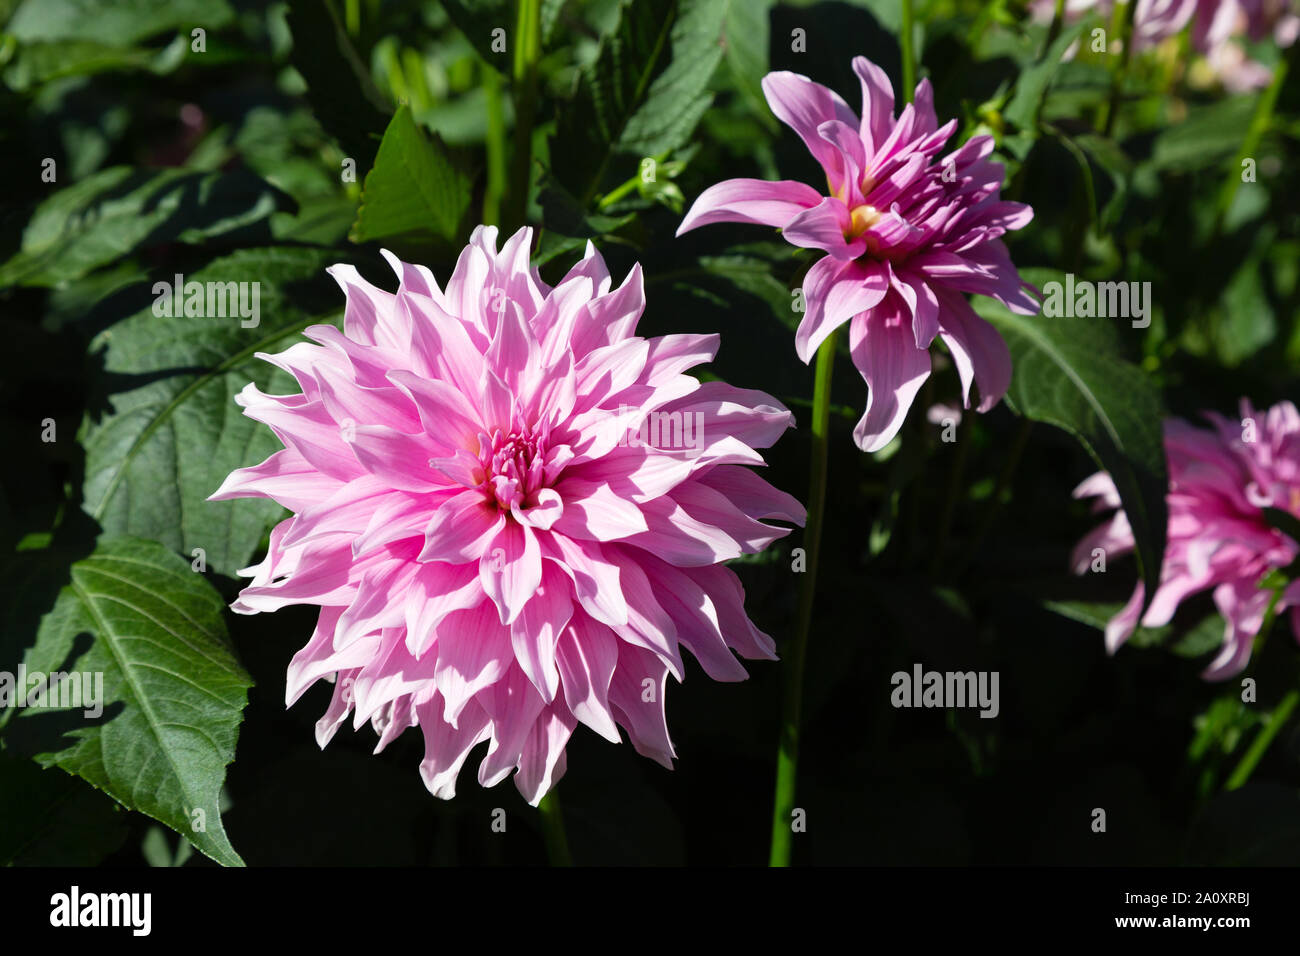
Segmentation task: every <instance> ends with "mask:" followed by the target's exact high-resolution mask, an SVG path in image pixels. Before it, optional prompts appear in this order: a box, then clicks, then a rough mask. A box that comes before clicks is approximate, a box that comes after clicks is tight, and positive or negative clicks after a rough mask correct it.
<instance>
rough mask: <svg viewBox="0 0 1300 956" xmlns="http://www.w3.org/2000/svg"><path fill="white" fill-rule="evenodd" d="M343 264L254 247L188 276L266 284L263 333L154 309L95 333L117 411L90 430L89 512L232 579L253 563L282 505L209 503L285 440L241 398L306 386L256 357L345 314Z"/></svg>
mask: <svg viewBox="0 0 1300 956" xmlns="http://www.w3.org/2000/svg"><path fill="white" fill-rule="evenodd" d="M336 259H337V256H336V255H335V254H334V253H331V252H329V251H322V250H313V249H298V248H269V249H244V250H240V251H239V252H236V253H234V254H233V255H230V256H227V257H226V258H223V259H218V260H217V261H216V262H213V263H212V264H211V265H209V266H207V267H206V268H204V269H203V270H201V271H199V272H196V273H194V274H193V275H189V276H185V280H186V285H188V284H189V283H190V282H200V283H208V282H217V283H224V282H256V283H258V286H257V288H258V308H259V311H260V313H261V314H260V321H259V324H258V325H257V326H256V327H250V328H244V327H243V324H242V323H243V321H244V320H241V319H240V318H239V317H238V316H227V317H225V318H221V317H218V316H211V317H196V316H186V315H180V316H171V317H160V316H158V315H155V314H154V310H153V304H152V302H150V303H149V304H148V305H145V306H144V307H143V308H141V309H140V310H139V311H138V312H136V313H134V314H133V315H131V316H130V317H128V318H125V319H122V320H121V321H118V322H117V323H116V324H114V325H113V326H112V327H111V328H110V329H108V330H106V331H104V332H102V333H100V334H99V336H98V337H96V339H95V340H94V341H93V342H92V343H91V351H92V352H102V353H103V356H102V361H103V371H102V373H101V374H100V375H99V376H98V377H97V379H96V380H95V381H94V386H95V389H96V391H97V392H103V393H105V394H104V395H102V396H99V395H97V398H99V399H100V401H102V402H104V403H105V404H106V406H107V407H108V408H109V412H108V413H107V414H105V415H104V416H103V417H102V418H97V417H95V416H91V418H90V419H89V420H88V421H87V423H86V425H85V426H84V428H83V433H84V444H85V449H86V470H85V475H86V477H85V486H84V502H83V507H84V508H85V510H86V511H87V512H88V513H89V514H90V515H91V517H93V518H95V519H96V520H97V521H98V522H99V523H100V524H101V525H102V526H103V528H104V530H105V531H107V532H109V533H111V534H131V535H138V536H140V537H147V538H152V539H154V540H157V541H160V542H162V543H163V544H165V545H166V546H167V547H169V548H171V549H173V550H176V551H179V552H181V553H183V554H185V555H191V554H192V553H193V550H194V549H195V548H202V549H204V552H205V555H206V561H207V564H208V566H209V567H210V568H213V569H215V570H216V571H218V572H220V573H222V574H233V573H234V571H235V570H236V569H237V568H240V567H243V566H244V565H245V564H246V563H247V562H248V559H249V558H250V557H251V556H252V554H253V551H254V550H255V549H256V547H257V546H258V543H259V542H260V540H261V537H262V535H263V534H264V533H265V531H266V529H267V528H268V527H269V525H270V524H271V523H272V522H273V521H275V520H276V518H277V517H278V516H279V515H281V514H282V513H283V512H282V509H281V508H280V507H279V506H278V505H276V504H275V503H274V502H270V501H265V500H262V499H254V498H246V499H239V500H237V501H223V502H209V501H207V497H208V496H209V495H211V494H212V493H213V492H214V491H216V490H217V488H218V487H219V486H220V485H221V482H222V481H223V480H224V479H225V477H226V475H228V474H229V473H230V472H231V471H233V470H234V469H236V468H241V467H245V466H248V465H255V464H257V463H258V462H260V461H261V460H262V459H264V458H266V457H267V456H268V455H270V454H271V453H272V452H274V451H277V450H279V449H280V447H281V445H280V443H279V441H278V440H276V439H275V437H274V435H273V434H272V432H271V431H270V430H269V429H267V428H266V427H265V426H263V425H260V424H258V423H256V422H254V421H252V420H251V419H249V418H245V417H244V416H243V415H242V414H240V409H239V407H238V406H237V405H236V404H235V402H234V397H235V395H236V394H238V393H239V391H240V390H241V389H242V388H243V387H244V386H245V385H247V384H248V383H249V382H252V383H254V384H255V385H257V387H258V388H260V389H262V390H263V391H268V392H271V393H276V392H279V393H284V392H292V391H294V390H295V386H294V385H293V380H292V379H291V378H289V377H288V375H287V374H286V373H284V372H280V371H279V370H277V369H274V368H273V367H272V366H271V365H269V364H268V363H266V362H264V361H262V360H260V359H258V358H256V357H255V356H254V353H255V352H275V351H279V350H281V349H282V348H285V347H287V346H288V345H289V344H291V342H292V339H293V338H294V336H296V335H297V334H298V333H299V332H300V331H301V330H302V329H303V328H305V327H306V326H308V325H312V324H315V323H319V322H322V321H326V320H327V319H326V318H322V316H325V317H328V316H330V315H334V314H336V312H335V310H339V309H341V307H342V295H341V293H340V292H339V291H338V288H337V286H335V284H334V282H333V280H331V279H330V278H329V277H328V276H327V275H326V274H325V272H324V270H325V267H326V266H328V265H330V264H331V263H333V262H334V261H335V260H336ZM166 278H168V279H169V280H170V279H171V278H172V277H170V276H168V277H166ZM142 291H144V292H147V291H148V289H145V290H142ZM249 294H250V296H251V288H250V289H249ZM139 298H143V296H139V297H137V299H139ZM250 321H251V320H250Z"/></svg>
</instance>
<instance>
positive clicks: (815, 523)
mask: <svg viewBox="0 0 1300 956" xmlns="http://www.w3.org/2000/svg"><path fill="white" fill-rule="evenodd" d="M837 338H839V333H838V332H832V333H831V334H830V336H829V337H828V338H827V339H826V341H825V342H823V343H822V345H821V348H820V349H818V351H817V369H816V372H815V373H814V374H815V376H816V378H815V380H814V385H813V412H812V452H811V459H812V460H811V463H810V469H809V489H808V520H807V522H806V524H805V525H804V545H805V547H804V558H805V560H806V561H807V565H806V566H805V570H804V572H803V573H804V578H803V582H802V588H801V590H800V592H799V617H798V620H797V622H796V630H795V637H794V646H793V648H792V653H791V654H790V658H789V660H787V661H786V672H785V678H786V682H785V700H784V703H783V705H782V720H781V743H780V747H779V749H778V750H777V758H776V801H775V806H774V808H773V811H772V852H771V856H770V857H769V863H770V865H772V866H789V865H790V849H791V842H792V838H793V836H794V831H793V830H792V829H791V820H792V814H793V811H794V808H795V807H794V794H795V778H796V776H797V774H798V769H799V719H800V713H801V711H802V708H803V675H804V667H805V665H806V663H807V661H808V635H809V633H810V632H811V630H812V616H813V598H814V597H815V595H816V592H817V565H818V552H819V551H820V549H821V538H822V519H823V517H824V516H825V513H826V473H827V463H826V459H827V449H828V444H829V443H828V441H827V434H828V432H829V431H830V419H831V373H832V372H833V371H834V369H835V341H836V339H837Z"/></svg>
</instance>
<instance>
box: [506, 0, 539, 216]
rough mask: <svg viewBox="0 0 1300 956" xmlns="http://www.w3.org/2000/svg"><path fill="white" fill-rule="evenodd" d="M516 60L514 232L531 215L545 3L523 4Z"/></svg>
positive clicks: (509, 208) (524, 0)
mask: <svg viewBox="0 0 1300 956" xmlns="http://www.w3.org/2000/svg"><path fill="white" fill-rule="evenodd" d="M514 44H515V47H514V49H515V56H514V67H513V69H512V70H511V82H512V84H513V88H514V89H513V91H514V103H515V143H514V154H513V156H512V157H511V162H510V190H509V194H508V196H507V200H508V201H507V203H506V205H505V209H504V210H503V225H504V226H505V229H506V231H508V232H513V231H514V230H516V229H518V228H519V227H520V226H522V225H523V224H524V218H525V217H526V216H527V214H528V193H529V187H530V186H531V185H532V178H533V168H532V167H533V120H534V118H535V115H536V113H537V61H538V60H539V59H540V58H541V53H542V22H541V0H519V3H518V17H517V19H516V22H515V36H514Z"/></svg>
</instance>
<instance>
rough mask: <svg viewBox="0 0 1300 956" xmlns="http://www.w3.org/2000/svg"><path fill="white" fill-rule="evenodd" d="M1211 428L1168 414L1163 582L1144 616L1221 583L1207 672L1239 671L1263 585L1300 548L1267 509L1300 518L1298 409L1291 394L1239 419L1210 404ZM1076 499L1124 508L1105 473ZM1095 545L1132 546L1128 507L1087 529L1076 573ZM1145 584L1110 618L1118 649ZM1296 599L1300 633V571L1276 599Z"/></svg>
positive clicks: (1282, 604) (1295, 624)
mask: <svg viewBox="0 0 1300 956" xmlns="http://www.w3.org/2000/svg"><path fill="white" fill-rule="evenodd" d="M1206 417H1207V418H1208V419H1209V420H1210V422H1211V423H1212V424H1213V426H1214V427H1213V429H1212V430H1205V429H1200V428H1196V427H1194V426H1192V425H1191V424H1189V423H1188V422H1185V421H1181V420H1179V419H1169V420H1168V421H1166V422H1165V429H1164V437H1165V454H1166V457H1167V459H1168V466H1169V494H1168V497H1167V500H1168V504H1169V533H1168V543H1167V545H1166V546H1165V560H1164V566H1163V570H1162V572H1161V575H1160V588H1159V590H1157V591H1156V594H1155V597H1154V598H1153V599H1152V601H1151V606H1150V607H1149V608H1147V612H1146V614H1145V615H1143V616H1142V619H1141V623H1142V624H1143V626H1145V627H1161V626H1163V625H1165V624H1168V623H1169V621H1170V620H1171V619H1172V618H1173V616H1174V612H1175V611H1176V610H1177V608H1178V605H1179V604H1180V603H1181V602H1182V601H1183V600H1184V599H1185V598H1187V597H1190V596H1191V595H1193V594H1196V593H1199V592H1202V591H1205V590H1207V589H1210V588H1213V589H1214V590H1213V593H1214V602H1215V605H1216V606H1217V607H1218V609H1219V612H1220V613H1221V614H1222V615H1223V617H1224V620H1225V622H1226V626H1225V628H1224V634H1223V645H1222V648H1221V650H1220V651H1219V654H1218V656H1217V657H1215V659H1214V661H1213V662H1211V664H1210V666H1209V667H1208V668H1207V669H1206V671H1205V673H1204V676H1205V677H1206V678H1207V679H1208V680H1223V679H1225V678H1228V677H1231V676H1233V675H1234V674H1237V673H1239V672H1240V671H1241V670H1242V669H1243V668H1245V666H1246V664H1247V662H1248V661H1249V660H1250V651H1251V645H1252V643H1253V641H1254V639H1255V636H1256V635H1257V634H1258V633H1259V629H1260V627H1261V626H1262V625H1263V621H1264V614H1265V612H1266V611H1267V609H1268V605H1269V601H1270V600H1271V598H1272V595H1273V592H1272V591H1271V590H1267V589H1261V588H1260V587H1259V583H1260V579H1261V578H1262V577H1264V576H1265V575H1266V574H1267V573H1268V572H1269V571H1272V570H1274V569H1276V568H1284V567H1287V566H1288V565H1290V564H1291V562H1292V561H1294V560H1295V558H1296V555H1297V554H1300V543H1298V542H1296V541H1293V540H1292V539H1291V538H1289V537H1287V536H1286V535H1285V534H1283V533H1282V532H1281V531H1278V530H1277V529H1276V528H1273V527H1272V526H1270V524H1269V523H1268V521H1267V520H1266V518H1265V515H1264V512H1263V509H1264V508H1278V509H1281V510H1284V511H1289V512H1290V513H1292V514H1294V515H1296V516H1298V517H1300V414H1298V413H1297V412H1296V407H1295V406H1294V405H1292V404H1291V403H1290V402H1282V403H1281V404H1278V405H1274V406H1273V407H1272V408H1270V409H1269V410H1268V411H1267V412H1266V413H1264V414H1262V415H1261V414H1258V413H1256V411H1255V410H1254V409H1253V408H1252V407H1251V405H1250V402H1248V401H1246V400H1244V399H1243V401H1242V403H1241V421H1240V422H1234V421H1230V420H1229V419H1227V418H1224V417H1223V416H1222V415H1217V414H1214V413H1212V412H1208V413H1206ZM1074 495H1075V497H1076V498H1092V497H1095V498H1097V499H1098V500H1097V502H1096V503H1095V506H1094V510H1095V511H1105V510H1107V509H1110V508H1118V507H1119V504H1120V501H1119V495H1118V494H1117V493H1116V491H1115V485H1114V483H1113V482H1112V481H1111V479H1110V476H1109V475H1107V474H1106V473H1104V472H1099V473H1098V474H1096V475H1093V476H1092V477H1091V478H1089V479H1087V480H1086V481H1084V482H1083V483H1082V484H1081V485H1079V487H1078V488H1077V489H1075V492H1074ZM1095 548H1101V549H1102V551H1103V552H1104V553H1105V554H1106V555H1107V556H1108V557H1114V556H1116V555H1119V554H1124V553H1126V552H1128V551H1131V550H1133V532H1132V530H1131V529H1130V527H1129V523H1128V518H1127V517H1126V516H1125V514H1124V512H1123V511H1117V512H1116V513H1115V514H1114V515H1113V516H1112V517H1111V518H1110V519H1109V520H1108V521H1107V522H1106V523H1105V524H1103V525H1102V526H1101V527H1099V528H1097V529H1095V530H1094V531H1093V532H1091V533H1090V534H1089V535H1087V536H1086V537H1085V538H1084V539H1083V540H1082V541H1081V542H1079V545H1078V547H1077V548H1075V551H1074V556H1073V559H1072V560H1073V563H1074V570H1075V571H1076V573H1079V574H1082V573H1083V572H1085V571H1087V570H1088V567H1089V566H1090V564H1091V562H1092V555H1093V551H1094V549H1095ZM1144 595H1145V589H1144V587H1143V585H1142V583H1141V582H1139V583H1138V586H1137V589H1136V590H1135V591H1134V592H1133V597H1132V598H1131V599H1130V600H1129V602H1128V604H1127V605H1126V606H1125V607H1124V608H1123V610H1121V611H1120V612H1119V613H1118V614H1116V615H1115V616H1114V617H1113V618H1112V619H1111V620H1110V622H1109V623H1108V624H1107V626H1106V647H1107V648H1108V649H1109V650H1110V651H1111V653H1114V652H1115V651H1116V650H1117V649H1118V648H1119V647H1120V645H1121V644H1123V643H1124V642H1125V641H1126V640H1128V638H1129V635H1131V634H1132V633H1133V631H1134V629H1135V628H1136V627H1137V625H1138V615H1139V614H1141V611H1142V601H1143V599H1144ZM1287 607H1290V608H1291V629H1292V631H1293V632H1294V633H1295V636H1296V639H1297V640H1300V580H1297V581H1293V582H1291V583H1290V584H1289V585H1288V586H1287V587H1286V588H1285V589H1284V590H1283V591H1282V594H1281V596H1280V598H1279V599H1278V602H1277V608H1276V609H1277V611H1278V612H1279V613H1281V612H1282V611H1283V610H1285V609H1286V608H1287Z"/></svg>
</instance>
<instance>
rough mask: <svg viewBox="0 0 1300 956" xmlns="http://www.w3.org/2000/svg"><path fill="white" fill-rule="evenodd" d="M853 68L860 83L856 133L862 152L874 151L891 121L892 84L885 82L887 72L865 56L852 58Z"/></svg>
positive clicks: (871, 153) (892, 109)
mask: <svg viewBox="0 0 1300 956" xmlns="http://www.w3.org/2000/svg"><path fill="white" fill-rule="evenodd" d="M853 72H854V73H856V74H857V75H858V81H859V82H860V84H861V86H862V119H861V122H860V123H859V134H860V135H861V137H862V142H863V144H864V145H865V146H866V152H867V153H868V154H869V155H875V153H876V150H877V148H878V147H879V146H880V144H881V143H883V142H884V141H885V139H886V137H888V136H889V129H890V127H891V126H892V125H893V122H894V86H893V84H892V83H890V82H889V75H888V74H887V73H886V72H885V71H884V70H882V69H881V68H880V67H878V66H876V64H874V63H872V62H871V61H870V60H868V59H867V58H866V57H865V56H855V57H854V58H853Z"/></svg>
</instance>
